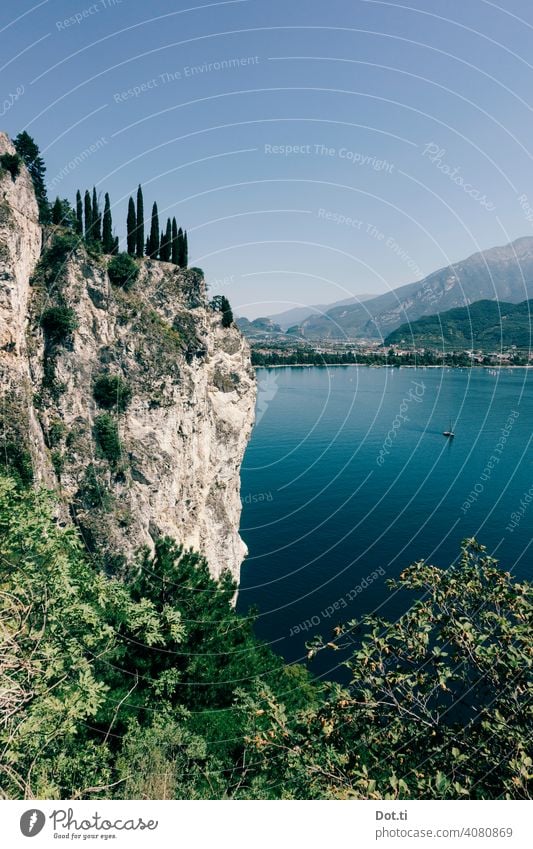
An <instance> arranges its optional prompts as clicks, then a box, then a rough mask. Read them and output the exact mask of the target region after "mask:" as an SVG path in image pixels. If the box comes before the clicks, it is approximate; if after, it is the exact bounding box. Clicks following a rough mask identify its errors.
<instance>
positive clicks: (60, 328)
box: [41, 307, 78, 342]
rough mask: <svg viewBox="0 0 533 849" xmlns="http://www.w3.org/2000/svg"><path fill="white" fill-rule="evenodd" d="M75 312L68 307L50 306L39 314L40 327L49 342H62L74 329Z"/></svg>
mask: <svg viewBox="0 0 533 849" xmlns="http://www.w3.org/2000/svg"><path fill="white" fill-rule="evenodd" d="M77 326H78V322H77V320H76V313H75V312H74V310H73V309H71V308H70V307H50V308H49V309H47V310H45V311H44V312H43V314H42V316H41V327H42V328H43V330H44V332H45V333H46V335H47V337H48V339H50V341H51V342H62V341H64V340H65V339H66V338H67V337H68V336H70V334H71V333H72V332H73V331H74V330H76V328H77Z"/></svg>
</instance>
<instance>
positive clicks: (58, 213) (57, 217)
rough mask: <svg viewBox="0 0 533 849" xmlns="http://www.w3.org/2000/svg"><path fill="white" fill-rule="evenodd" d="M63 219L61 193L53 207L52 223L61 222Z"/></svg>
mask: <svg viewBox="0 0 533 849" xmlns="http://www.w3.org/2000/svg"><path fill="white" fill-rule="evenodd" d="M62 220H63V206H62V204H61V199H60V198H59V195H58V196H57V197H56V199H55V201H54V205H53V207H52V224H61V222H62Z"/></svg>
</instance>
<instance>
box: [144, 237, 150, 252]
mask: <svg viewBox="0 0 533 849" xmlns="http://www.w3.org/2000/svg"><path fill="white" fill-rule="evenodd" d="M144 252H145V254H146V256H150V236H147V237H146V244H145V246H144Z"/></svg>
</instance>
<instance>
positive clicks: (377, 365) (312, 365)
mask: <svg viewBox="0 0 533 849" xmlns="http://www.w3.org/2000/svg"><path fill="white" fill-rule="evenodd" d="M253 368H254V369H258V368H392V369H401V368H449V369H459V368H463V369H473V368H475V369H487V370H494V371H508V370H510V369H512V370H513V371H514V370H515V369H522V368H524V369H530V368H533V364H531V365H525V366H486V365H481V364H476V365H472V366H450V365H427V366H423V365H419V366H415V365H413V364H412V363H406V364H405V365H400V366H396V365H390V363H372V364H371V363H287V364H285V363H276V364H272V365H254V366H253Z"/></svg>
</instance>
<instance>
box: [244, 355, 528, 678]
mask: <svg viewBox="0 0 533 849" xmlns="http://www.w3.org/2000/svg"><path fill="white" fill-rule="evenodd" d="M257 379H258V384H259V396H258V420H257V424H256V427H255V430H254V433H253V436H252V439H251V441H250V444H249V446H248V450H247V452H246V456H245V459H244V463H243V468H242V478H241V479H242V491H241V497H242V500H243V515H242V521H241V534H242V536H243V538H244V540H245V541H246V543H247V545H248V548H249V552H250V553H249V556H248V558H247V559H246V561H245V563H244V564H243V568H242V573H241V585H240V593H239V602H238V606H239V610H240V611H242V612H244V611H246V610H247V609H248V608H249V607H250V605H255V606H257V607H258V608H259V614H260V615H259V618H258V621H257V626H256V632H257V634H258V635H259V636H260V637H262V638H263V639H266V640H267V641H268V642H269V643H270V644H271V645H272V648H273V649H275V650H276V651H277V652H279V653H281V654H282V655H283V656H284V657H285V658H286V659H287V660H288V661H296V660H300V659H303V657H304V655H305V641H306V640H307V639H309V637H310V635H312V634H313V633H322V634H323V635H324V636H326V635H327V634H329V633H330V631H331V628H332V627H334V625H335V624H336V623H337V622H341V621H347V620H349V619H352V618H356V617H358V616H361V615H362V614H364V613H369V612H371V611H377V610H379V612H380V614H381V615H385V616H387V617H394V616H397V615H399V614H401V613H402V612H403V611H404V610H405V609H406V607H407V605H408V600H407V599H406V596H405V595H404V594H402V593H399V594H396V595H391V593H390V591H389V589H388V588H387V587H386V585H385V581H386V580H387V579H388V578H392V577H395V576H397V575H398V574H399V573H400V572H401V570H402V569H403V568H404V567H405V566H407V565H409V564H410V563H412V562H415V561H416V560H420V559H422V558H424V559H427V560H429V561H431V562H432V563H434V564H435V565H438V566H447V565H449V564H450V563H451V562H452V561H454V559H455V558H456V557H457V554H458V551H459V544H460V542H461V540H462V539H464V538H465V537H469V536H476V537H477V538H478V540H479V541H480V542H482V543H483V544H484V545H486V546H487V548H488V550H489V551H490V552H491V553H494V555H495V556H496V557H498V558H499V559H500V561H501V565H502V567H503V568H505V569H506V570H511V571H512V572H513V573H515V574H516V575H517V576H518V577H520V578H523V577H526V576H527V577H531V574H532V569H531V547H530V543H531V536H532V535H531V527H532V520H533V498H531V496H532V495H533V463H532V452H531V447H532V446H531V437H532V423H533V394H532V389H533V386H532V383H533V371H532V370H527V369H514V370H512V369H506V370H500V371H498V372H497V373H494V372H492V373H491V372H489V371H488V370H485V369H471V370H469V369H429V368H420V369H410V368H401V369H394V368H365V367H336V368H280V369H260V370H258V372H257ZM450 421H451V422H452V425H453V427H454V429H455V434H456V435H455V439H453V440H447V439H446V438H445V437H444V436H443V435H442V432H443V431H444V430H447V429H448V427H449V424H450ZM530 490H531V495H528V493H529V491H530ZM525 497H526V500H524V498H525ZM530 501H531V503H529V502H530ZM328 608H329V610H328ZM306 623H308V624H307V625H306ZM309 625H311V627H309ZM306 628H308V630H306ZM324 654H325V653H324ZM322 657H323V655H322V656H321V658H322ZM336 659H337V656H334V657H331V656H329V657H328V658H327V659H324V660H322V659H320V660H319V662H318V664H317V665H316V666H314V667H313V668H314V670H315V672H316V673H317V674H320V675H322V674H324V675H326V676H333V677H337V673H336V671H335V669H334V668H329V667H328V666H327V664H332V663H333V662H334V661H335V660H336Z"/></svg>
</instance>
